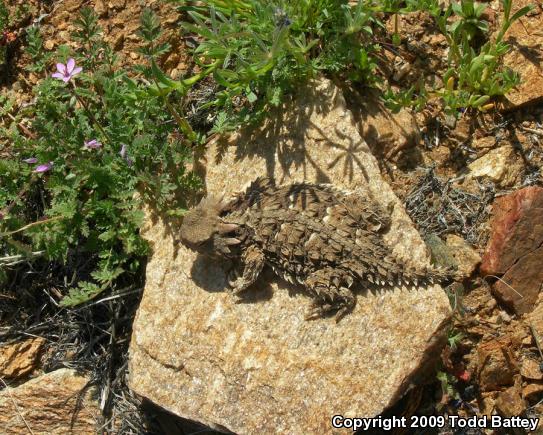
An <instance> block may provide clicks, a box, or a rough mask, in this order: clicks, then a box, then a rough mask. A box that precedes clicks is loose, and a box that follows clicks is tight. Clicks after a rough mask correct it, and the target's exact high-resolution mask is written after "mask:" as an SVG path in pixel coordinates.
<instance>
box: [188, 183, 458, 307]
mask: <svg viewBox="0 0 543 435" xmlns="http://www.w3.org/2000/svg"><path fill="white" fill-rule="evenodd" d="M199 207H200V206H198V207H196V208H195V209H194V210H192V211H191V212H189V214H187V218H188V219H187V218H186V219H187V220H186V221H187V222H189V223H190V225H191V226H192V227H193V228H192V229H191V228H187V227H185V228H183V227H182V239H183V240H184V241H185V242H186V244H187V245H188V246H190V247H192V248H193V249H196V250H199V251H200V252H202V251H209V250H211V251H215V253H217V251H218V253H220V254H221V255H223V256H228V257H230V258H238V259H239V265H238V268H239V272H240V273H241V276H240V277H239V278H237V279H236V280H235V281H234V283H233V284H232V286H233V288H234V292H235V293H236V294H239V293H241V292H242V291H243V290H245V289H246V288H247V287H248V286H249V285H250V284H251V283H252V282H254V280H255V279H256V277H257V276H258V274H259V272H260V270H261V269H262V267H263V265H264V264H268V265H269V266H271V267H272V268H273V270H274V271H275V272H276V273H277V274H278V275H279V276H281V277H282V278H284V279H286V280H288V281H289V282H293V283H294V282H297V283H300V284H302V285H303V286H304V287H305V288H306V290H308V291H309V293H310V294H311V295H312V296H313V298H314V306H313V309H312V311H311V313H310V314H311V315H310V317H315V315H320V314H324V313H326V312H328V311H334V310H339V311H338V316H342V315H343V314H345V313H346V312H347V311H349V310H350V309H352V307H353V306H354V303H355V298H354V296H353V295H352V293H351V292H350V290H349V288H350V287H351V285H352V284H353V283H355V282H356V283H357V284H360V285H362V286H364V285H365V284H366V283H367V282H370V283H375V284H379V285H389V286H393V285H396V284H401V283H402V282H403V283H415V284H416V283H417V282H424V281H427V280H431V279H432V278H435V279H436V280H441V279H443V278H445V277H446V276H447V274H446V273H445V272H442V271H439V270H434V269H431V268H427V269H422V270H421V269H415V268H413V267H410V266H407V265H406V264H404V262H402V261H400V260H398V259H397V258H395V257H394V256H393V255H392V252H391V250H390V249H389V247H388V246H387V244H386V243H385V241H384V239H383V234H384V233H385V232H386V231H387V230H388V228H389V226H390V211H391V210H390V208H388V207H387V209H384V208H382V207H381V206H380V205H379V204H378V203H377V202H376V201H375V200H374V199H373V198H372V197H371V196H370V195H369V194H364V193H361V192H351V191H344V190H341V189H338V188H335V187H334V186H331V185H327V184H311V183H294V184H290V185H284V186H275V184H274V183H273V181H272V180H270V179H266V178H259V179H257V180H256V181H255V182H253V183H252V184H251V186H249V188H248V189H247V190H246V191H245V192H243V193H240V194H238V195H236V197H235V198H234V199H233V200H231V201H230V202H228V203H225V204H222V205H221V206H220V207H219V209H220V211H218V212H216V213H217V214H218V216H217V221H216V226H217V228H216V229H214V230H213V231H207V230H206V231H207V232H210V233H213V236H212V237H211V236H210V241H211V243H203V244H200V245H199V246H198V247H195V243H194V242H193V241H191V240H190V239H191V232H192V231H193V232H194V234H198V235H200V234H203V233H206V231H202V229H201V228H198V225H209V219H207V220H206V219H202V218H201V216H205V217H206V218H208V215H209V214H210V213H209V210H204V209H205V208H206V204H205V203H204V204H203V206H202V207H200V209H199ZM207 207H208V206H207ZM191 213H192V215H191ZM195 217H196V218H195ZM204 221H206V222H208V223H206V224H204ZM183 226H185V224H183ZM225 230H228V231H226V232H225ZM225 247H226V249H225Z"/></svg>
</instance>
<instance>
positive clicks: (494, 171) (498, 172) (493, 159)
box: [468, 145, 522, 187]
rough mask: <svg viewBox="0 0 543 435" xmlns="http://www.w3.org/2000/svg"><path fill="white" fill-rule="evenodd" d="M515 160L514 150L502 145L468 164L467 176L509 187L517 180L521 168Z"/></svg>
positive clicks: (509, 146)
mask: <svg viewBox="0 0 543 435" xmlns="http://www.w3.org/2000/svg"><path fill="white" fill-rule="evenodd" d="M512 162H515V150H514V148H513V147H512V146H511V145H503V146H501V147H499V148H495V149H492V150H490V151H488V152H487V153H486V154H484V155H483V156H481V157H479V158H478V159H476V160H474V161H473V162H471V163H470V164H469V165H468V169H469V174H468V178H486V179H489V180H492V181H493V182H494V183H496V184H498V185H499V186H501V187H510V186H512V185H514V184H515V182H516V181H517V179H518V177H519V175H520V173H521V171H522V168H521V166H520V165H519V164H517V163H512Z"/></svg>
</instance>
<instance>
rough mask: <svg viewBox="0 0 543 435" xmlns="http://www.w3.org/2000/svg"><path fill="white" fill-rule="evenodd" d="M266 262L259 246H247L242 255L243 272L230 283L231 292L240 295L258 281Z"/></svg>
mask: <svg viewBox="0 0 543 435" xmlns="http://www.w3.org/2000/svg"><path fill="white" fill-rule="evenodd" d="M264 264H265V261H264V253H263V252H262V251H261V250H260V249H259V248H257V247H256V246H251V247H249V248H247V249H246V250H245V251H244V252H243V255H242V256H241V269H242V270H243V272H242V274H241V276H240V277H237V278H236V279H235V280H234V281H233V282H231V283H230V285H231V292H232V293H233V294H234V295H235V296H239V294H240V293H242V292H243V291H244V290H246V289H247V287H249V286H250V285H251V284H253V283H254V282H255V281H256V279H257V278H258V275H260V272H261V271H262V268H263V267H264Z"/></svg>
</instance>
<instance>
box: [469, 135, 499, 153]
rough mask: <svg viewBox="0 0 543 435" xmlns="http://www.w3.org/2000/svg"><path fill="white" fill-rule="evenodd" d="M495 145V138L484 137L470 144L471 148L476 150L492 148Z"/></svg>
mask: <svg viewBox="0 0 543 435" xmlns="http://www.w3.org/2000/svg"><path fill="white" fill-rule="evenodd" d="M495 145H496V137H494V136H484V137H481V138H476V139H474V140H473V142H472V143H471V146H472V148H475V149H476V150H484V149H489V148H494V146H495Z"/></svg>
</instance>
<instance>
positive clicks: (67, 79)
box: [62, 76, 72, 83]
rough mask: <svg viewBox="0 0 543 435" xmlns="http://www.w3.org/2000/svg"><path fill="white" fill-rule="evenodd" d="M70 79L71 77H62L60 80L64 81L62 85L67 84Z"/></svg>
mask: <svg viewBox="0 0 543 435" xmlns="http://www.w3.org/2000/svg"><path fill="white" fill-rule="evenodd" d="M71 78H72V76H64V77H62V80H64V83H68V82H69V81H70V79H71Z"/></svg>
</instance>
